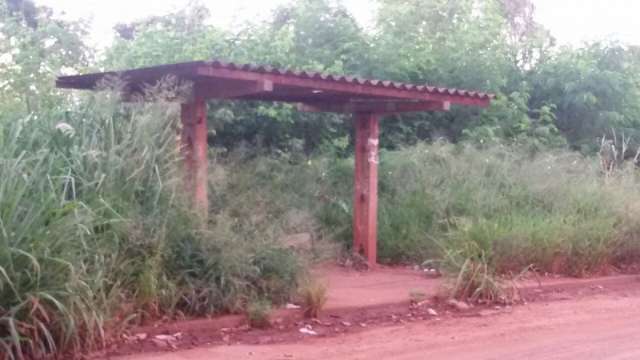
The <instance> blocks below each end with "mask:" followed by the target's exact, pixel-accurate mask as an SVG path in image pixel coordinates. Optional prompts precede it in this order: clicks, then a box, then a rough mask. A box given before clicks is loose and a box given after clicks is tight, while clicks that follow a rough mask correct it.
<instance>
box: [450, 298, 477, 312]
mask: <svg viewBox="0 0 640 360" xmlns="http://www.w3.org/2000/svg"><path fill="white" fill-rule="evenodd" d="M447 305H449V306H451V307H452V308H455V309H456V310H458V311H466V310H469V309H470V308H471V307H470V306H469V304H467V303H465V302H462V301H458V300H456V299H450V300H449V301H447Z"/></svg>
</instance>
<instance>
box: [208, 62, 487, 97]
mask: <svg viewBox="0 0 640 360" xmlns="http://www.w3.org/2000/svg"><path fill="white" fill-rule="evenodd" d="M202 63H205V64H208V65H210V66H213V67H216V68H222V69H230V70H243V71H251V72H255V73H262V74H274V75H285V76H294V77H298V78H303V79H321V80H327V81H335V82H339V83H351V84H358V85H365V86H375V87H381V88H394V89H398V90H407V91H417V92H425V93H431V94H442V95H452V96H464V97H471V98H477V99H493V98H495V95H493V94H490V93H484V92H478V91H471V90H464V89H455V88H444V87H435V86H429V85H415V84H409V83H403V82H397V81H389V80H377V79H365V78H361V77H356V76H347V75H333V74H327V73H321V72H314V71H304V70H302V71H298V70H291V69H278V68H274V67H272V66H268V65H256V64H235V63H233V62H225V61H221V60H212V61H204V62H202Z"/></svg>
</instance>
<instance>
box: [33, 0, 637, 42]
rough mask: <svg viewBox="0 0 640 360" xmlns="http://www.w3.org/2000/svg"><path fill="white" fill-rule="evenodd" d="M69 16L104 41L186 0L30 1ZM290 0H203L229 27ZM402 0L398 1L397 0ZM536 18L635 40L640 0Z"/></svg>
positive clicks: (364, 16) (541, 6)
mask: <svg viewBox="0 0 640 360" xmlns="http://www.w3.org/2000/svg"><path fill="white" fill-rule="evenodd" d="M35 1H36V3H37V4H41V5H47V6H50V7H52V8H54V9H55V10H57V11H58V12H60V11H63V12H65V13H66V16H67V17H70V18H88V19H92V24H93V25H92V34H91V39H92V42H93V43H94V44H95V45H102V46H104V45H106V44H108V43H109V42H110V39H111V38H112V36H113V35H112V34H113V31H112V28H113V26H114V25H115V24H117V23H119V22H125V23H126V22H130V21H133V20H136V19H139V18H142V17H146V16H151V15H162V14H165V13H167V12H170V11H172V10H175V9H178V8H181V7H183V6H184V5H185V4H186V3H187V0H35ZM290 1H291V0H202V3H204V4H206V5H207V6H208V7H209V8H210V9H211V14H212V18H213V19H212V21H213V22H214V23H215V24H216V25H219V26H223V27H226V28H233V25H234V24H238V23H242V22H245V21H254V20H256V19H264V18H266V17H268V16H269V13H270V10H272V9H273V8H275V7H276V6H278V5H279V4H284V3H288V2H290ZM398 1H402V0H398ZM344 2H345V4H346V6H347V7H348V8H349V10H350V11H351V13H352V14H354V16H355V17H356V18H357V19H358V21H359V22H360V23H362V24H363V25H365V26H366V25H367V23H370V22H371V19H372V18H373V16H374V12H375V9H374V6H373V4H372V1H370V0H344ZM534 3H535V4H536V13H537V20H538V21H539V22H540V23H542V24H543V25H544V26H546V27H547V28H548V29H550V30H551V32H552V34H553V35H554V36H555V37H556V38H557V39H558V41H559V42H560V43H563V44H573V45H579V44H580V43H581V42H583V41H588V40H598V39H603V38H614V39H618V40H621V41H623V42H626V43H630V44H637V45H640V19H638V18H639V17H640V0H534Z"/></svg>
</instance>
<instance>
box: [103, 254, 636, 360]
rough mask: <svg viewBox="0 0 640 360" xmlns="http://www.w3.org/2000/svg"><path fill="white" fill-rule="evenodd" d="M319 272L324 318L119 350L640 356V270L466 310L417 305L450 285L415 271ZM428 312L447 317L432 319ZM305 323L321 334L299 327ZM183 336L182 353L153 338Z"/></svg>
mask: <svg viewBox="0 0 640 360" xmlns="http://www.w3.org/2000/svg"><path fill="white" fill-rule="evenodd" d="M319 274H320V276H321V277H322V278H324V279H325V281H327V283H328V285H329V289H330V290H329V302H328V303H327V307H326V309H325V311H324V312H323V314H324V315H323V317H322V318H321V319H318V320H316V321H308V320H303V319H302V318H301V316H300V314H299V310H282V311H278V312H277V313H276V314H275V315H274V316H273V320H274V321H273V322H274V327H273V328H272V329H268V330H249V329H248V328H247V327H246V326H243V325H244V319H243V318H242V317H241V316H227V317H223V318H218V319H211V320H194V321H188V322H177V323H174V324H162V325H158V326H156V327H148V328H143V329H137V330H136V331H135V332H136V333H145V334H147V340H145V341H138V342H131V343H129V344H121V345H120V346H118V347H117V348H115V347H114V348H112V349H111V350H110V353H111V354H126V353H129V354H131V355H128V356H124V357H121V358H119V360H146V359H160V360H178V359H192V360H204V359H212V358H216V359H322V360H325V359H373V358H379V359H390V358H393V359H425V358H429V359H503V358H505V359H506V358H513V359H516V358H517V359H527V358H536V359H577V358H580V359H605V358H611V359H614V358H615V359H627V358H628V359H632V358H633V359H635V358H640V342H638V340H640V332H639V330H640V322H639V321H637V319H638V318H640V281H638V278H637V277H635V276H619V277H610V278H599V279H590V280H575V279H554V280H549V279H546V280H543V281H542V286H539V285H538V283H537V282H525V283H524V284H521V285H522V287H523V290H522V291H521V294H522V296H523V299H524V300H525V301H526V302H525V304H524V305H518V306H514V307H499V308H487V307H485V308H481V307H474V308H472V309H470V310H468V311H464V312H459V311H455V310H453V309H448V308H447V307H446V306H444V305H438V304H437V303H434V302H430V303H427V304H425V305H423V306H421V307H418V308H416V307H410V306H409V295H408V294H409V292H410V291H414V290H419V291H422V292H425V293H426V294H427V295H429V296H431V295H434V294H435V293H436V291H437V290H438V288H439V287H440V286H441V285H442V284H441V280H439V279H435V280H434V279H426V278H425V277H424V276H422V274H420V273H418V272H415V271H412V270H407V269H384V268H383V269H378V270H375V271H371V272H367V273H357V272H353V271H347V270H344V269H342V268H336V267H328V268H323V269H321V270H320V271H319ZM429 308H431V309H432V310H435V311H436V312H437V313H438V315H436V316H433V315H429V314H428V310H429ZM304 326H309V327H310V328H311V329H312V330H313V331H315V332H316V333H317V334H318V335H315V336H313V335H305V334H302V333H300V331H299V329H300V328H302V327H304ZM176 333H180V336H179V338H180V339H179V341H177V342H176V343H172V345H173V346H175V347H176V348H179V349H181V350H178V351H173V352H169V351H168V350H172V346H160V347H159V346H158V345H157V344H156V343H155V342H153V341H151V339H153V338H154V336H155V335H157V334H176ZM190 347H195V348H193V349H190V350H187V348H190ZM158 350H163V351H162V352H159V353H158V352H157V351H158ZM136 352H137V353H136ZM140 352H142V353H140Z"/></svg>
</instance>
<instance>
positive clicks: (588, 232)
mask: <svg viewBox="0 0 640 360" xmlns="http://www.w3.org/2000/svg"><path fill="white" fill-rule="evenodd" d="M265 162H268V163H270V164H271V165H269V166H268V168H269V169H271V170H272V171H271V170H270V171H264V170H260V169H261V167H260V164H262V163H265ZM234 164H236V165H234V171H233V172H234V173H235V174H244V175H242V176H243V178H244V179H245V181H244V182H242V181H241V182H237V183H238V184H242V185H239V186H240V188H243V189H245V190H246V189H250V188H252V187H255V188H264V189H268V190H266V192H267V193H268V194H269V195H267V197H268V198H270V199H277V202H278V206H279V207H281V208H283V209H284V208H287V207H294V206H295V207H298V208H302V209H305V211H307V212H309V213H311V214H313V217H314V221H315V222H316V225H317V226H316V227H315V228H314V229H312V230H313V231H315V232H316V233H317V234H316V236H318V237H329V238H333V239H337V240H338V241H339V242H342V243H343V244H344V245H345V247H347V248H348V247H349V246H350V244H351V196H352V195H351V194H352V192H351V191H352V184H353V178H352V176H353V175H352V171H353V159H352V158H342V159H341V158H335V157H328V156H322V155H321V156H316V157H312V158H310V159H308V160H307V161H303V162H291V161H288V159H281V160H279V161H278V160H275V159H274V158H273V157H269V158H265V157H258V158H256V159H251V160H248V161H245V162H242V161H237V160H234ZM238 164H240V165H238ZM258 173H260V174H258ZM247 179H248V180H247ZM258 183H260V184H259V185H258ZM638 185H639V184H638V171H637V170H636V169H635V168H634V167H633V166H631V165H630V166H628V167H626V168H624V169H622V170H621V171H619V172H618V173H616V174H615V175H614V176H612V177H610V178H606V177H604V176H603V175H602V174H601V172H600V168H599V164H598V159H597V158H590V157H584V156H582V155H580V154H577V153H573V152H569V151H566V150H555V151H544V152H538V153H535V154H531V153H529V152H527V151H523V150H521V149H518V148H515V147H506V146H495V147H490V148H484V149H479V148H477V147H473V146H468V145H464V144H458V145H453V144H449V143H442V142H438V143H434V144H421V145H417V146H414V147H410V148H406V149H402V150H397V151H383V152H382V154H381V163H380V171H379V214H378V246H379V249H378V254H379V258H380V260H381V261H382V262H387V263H403V262H413V263H415V262H422V261H424V260H427V259H428V260H433V262H435V263H440V264H442V266H444V267H449V268H452V269H454V270H455V271H460V269H463V268H468V269H471V268H474V269H476V270H477V269H480V266H482V267H483V268H484V267H486V271H484V273H485V274H486V275H487V276H489V275H495V274H508V273H519V272H520V271H522V270H523V269H525V268H532V269H535V270H537V271H540V272H552V273H561V274H569V275H574V276H584V275H587V274H594V273H600V272H606V271H608V270H609V269H611V267H612V266H617V267H623V266H625V265H626V264H628V263H630V262H635V261H637V260H638V255H640V242H639V239H640V232H639V230H640V226H638V225H637V222H636V221H635V219H637V215H638V212H639V211H640V206H639V205H638V204H640V188H639V187H638ZM274 201H275V200H274ZM271 213H272V214H275V212H271ZM274 219H275V221H277V219H278V216H276V217H275V218H274ZM465 264H466V265H465ZM474 271H475V270H474Z"/></svg>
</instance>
